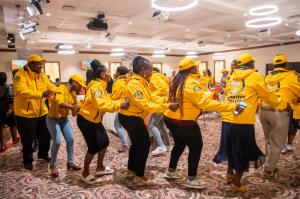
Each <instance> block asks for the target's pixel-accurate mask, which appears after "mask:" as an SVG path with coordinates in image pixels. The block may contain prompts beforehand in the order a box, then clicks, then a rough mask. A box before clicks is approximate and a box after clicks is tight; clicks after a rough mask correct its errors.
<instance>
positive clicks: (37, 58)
mask: <svg viewBox="0 0 300 199" xmlns="http://www.w3.org/2000/svg"><path fill="white" fill-rule="evenodd" d="M33 61H36V62H41V61H45V59H44V58H42V57H41V56H39V55H36V54H31V55H30V56H29V57H27V63H30V62H33Z"/></svg>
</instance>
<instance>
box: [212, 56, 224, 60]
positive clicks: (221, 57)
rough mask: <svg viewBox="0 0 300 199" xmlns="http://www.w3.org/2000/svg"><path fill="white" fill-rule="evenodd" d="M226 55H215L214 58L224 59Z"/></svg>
mask: <svg viewBox="0 0 300 199" xmlns="http://www.w3.org/2000/svg"><path fill="white" fill-rule="evenodd" d="M224 58H225V57H224V56H213V59H224Z"/></svg>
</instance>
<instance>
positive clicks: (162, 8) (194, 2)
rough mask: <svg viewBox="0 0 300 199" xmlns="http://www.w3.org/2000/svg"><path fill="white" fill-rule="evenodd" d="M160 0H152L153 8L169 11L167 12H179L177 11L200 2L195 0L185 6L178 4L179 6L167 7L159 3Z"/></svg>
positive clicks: (189, 7)
mask: <svg viewBox="0 0 300 199" xmlns="http://www.w3.org/2000/svg"><path fill="white" fill-rule="evenodd" d="M157 1H158V0H151V5H152V7H153V8H155V9H157V10H161V11H167V12H177V11H183V10H188V9H191V8H193V7H194V6H196V5H197V4H198V0H193V1H192V2H191V3H189V4H187V5H183V6H177V7H167V6H160V5H158V4H157Z"/></svg>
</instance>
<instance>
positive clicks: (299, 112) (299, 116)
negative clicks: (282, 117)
mask: <svg viewBox="0 0 300 199" xmlns="http://www.w3.org/2000/svg"><path fill="white" fill-rule="evenodd" d="M293 118H294V119H296V120H300V103H298V104H297V105H295V106H293Z"/></svg>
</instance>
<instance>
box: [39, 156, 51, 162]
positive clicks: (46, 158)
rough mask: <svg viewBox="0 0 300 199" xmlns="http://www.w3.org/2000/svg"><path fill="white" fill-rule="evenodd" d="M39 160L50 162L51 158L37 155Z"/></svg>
mask: <svg viewBox="0 0 300 199" xmlns="http://www.w3.org/2000/svg"><path fill="white" fill-rule="evenodd" d="M38 158H39V159H41V160H45V161H46V162H50V160H51V158H50V157H48V156H47V157H38Z"/></svg>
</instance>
